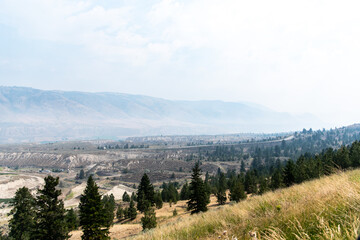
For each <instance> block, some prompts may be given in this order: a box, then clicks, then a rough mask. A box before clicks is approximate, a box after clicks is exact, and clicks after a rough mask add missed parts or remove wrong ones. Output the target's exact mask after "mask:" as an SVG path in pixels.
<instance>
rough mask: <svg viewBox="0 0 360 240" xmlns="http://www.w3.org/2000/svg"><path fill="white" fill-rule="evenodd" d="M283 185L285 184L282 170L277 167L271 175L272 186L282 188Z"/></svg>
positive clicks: (273, 188) (272, 187)
mask: <svg viewBox="0 0 360 240" xmlns="http://www.w3.org/2000/svg"><path fill="white" fill-rule="evenodd" d="M282 186H283V179H282V174H281V171H280V170H279V169H276V170H275V172H274V173H273V175H272V176H271V181H270V188H271V189H272V190H275V189H278V188H281V187H282Z"/></svg>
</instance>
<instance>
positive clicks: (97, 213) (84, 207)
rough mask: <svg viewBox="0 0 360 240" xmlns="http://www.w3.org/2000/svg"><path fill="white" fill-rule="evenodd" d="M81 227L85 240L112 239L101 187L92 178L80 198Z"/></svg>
mask: <svg viewBox="0 0 360 240" xmlns="http://www.w3.org/2000/svg"><path fill="white" fill-rule="evenodd" d="M79 209H80V226H81V227H82V229H83V233H84V234H83V235H82V236H81V239H83V240H105V239H110V238H109V237H108V235H109V227H107V226H106V214H105V212H104V207H103V203H102V201H101V195H100V193H99V187H98V186H97V185H96V183H95V181H94V179H93V178H92V176H90V177H89V178H88V180H87V186H86V188H85V191H84V193H83V194H82V195H81V197H80V204H79Z"/></svg>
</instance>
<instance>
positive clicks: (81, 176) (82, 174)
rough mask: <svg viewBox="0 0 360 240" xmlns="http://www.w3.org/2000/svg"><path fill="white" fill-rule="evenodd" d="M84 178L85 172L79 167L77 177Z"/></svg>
mask: <svg viewBox="0 0 360 240" xmlns="http://www.w3.org/2000/svg"><path fill="white" fill-rule="evenodd" d="M84 178H85V172H84V169H81V170H80V173H79V179H84Z"/></svg>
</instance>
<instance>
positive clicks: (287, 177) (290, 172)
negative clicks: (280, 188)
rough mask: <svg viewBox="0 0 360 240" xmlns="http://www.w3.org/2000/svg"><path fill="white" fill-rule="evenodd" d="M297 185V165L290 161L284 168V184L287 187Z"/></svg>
mask: <svg viewBox="0 0 360 240" xmlns="http://www.w3.org/2000/svg"><path fill="white" fill-rule="evenodd" d="M294 183H295V164H294V162H293V161H292V160H291V159H290V160H289V161H287V163H286V165H285V168H284V184H285V185H286V186H288V187H289V186H291V185H293V184H294Z"/></svg>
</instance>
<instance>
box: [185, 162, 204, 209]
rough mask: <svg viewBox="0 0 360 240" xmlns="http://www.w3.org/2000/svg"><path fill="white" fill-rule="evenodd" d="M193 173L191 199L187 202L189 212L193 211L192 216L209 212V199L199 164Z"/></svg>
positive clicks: (196, 164)
mask: <svg viewBox="0 0 360 240" xmlns="http://www.w3.org/2000/svg"><path fill="white" fill-rule="evenodd" d="M192 171H193V173H192V175H191V182H190V187H189V189H190V197H189V201H188V202H187V210H188V211H191V214H194V213H198V212H205V211H207V205H208V203H209V199H208V196H207V194H206V192H205V187H204V182H203V181H202V179H201V170H200V167H199V163H198V162H197V163H195V166H194V168H193V169H192Z"/></svg>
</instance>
